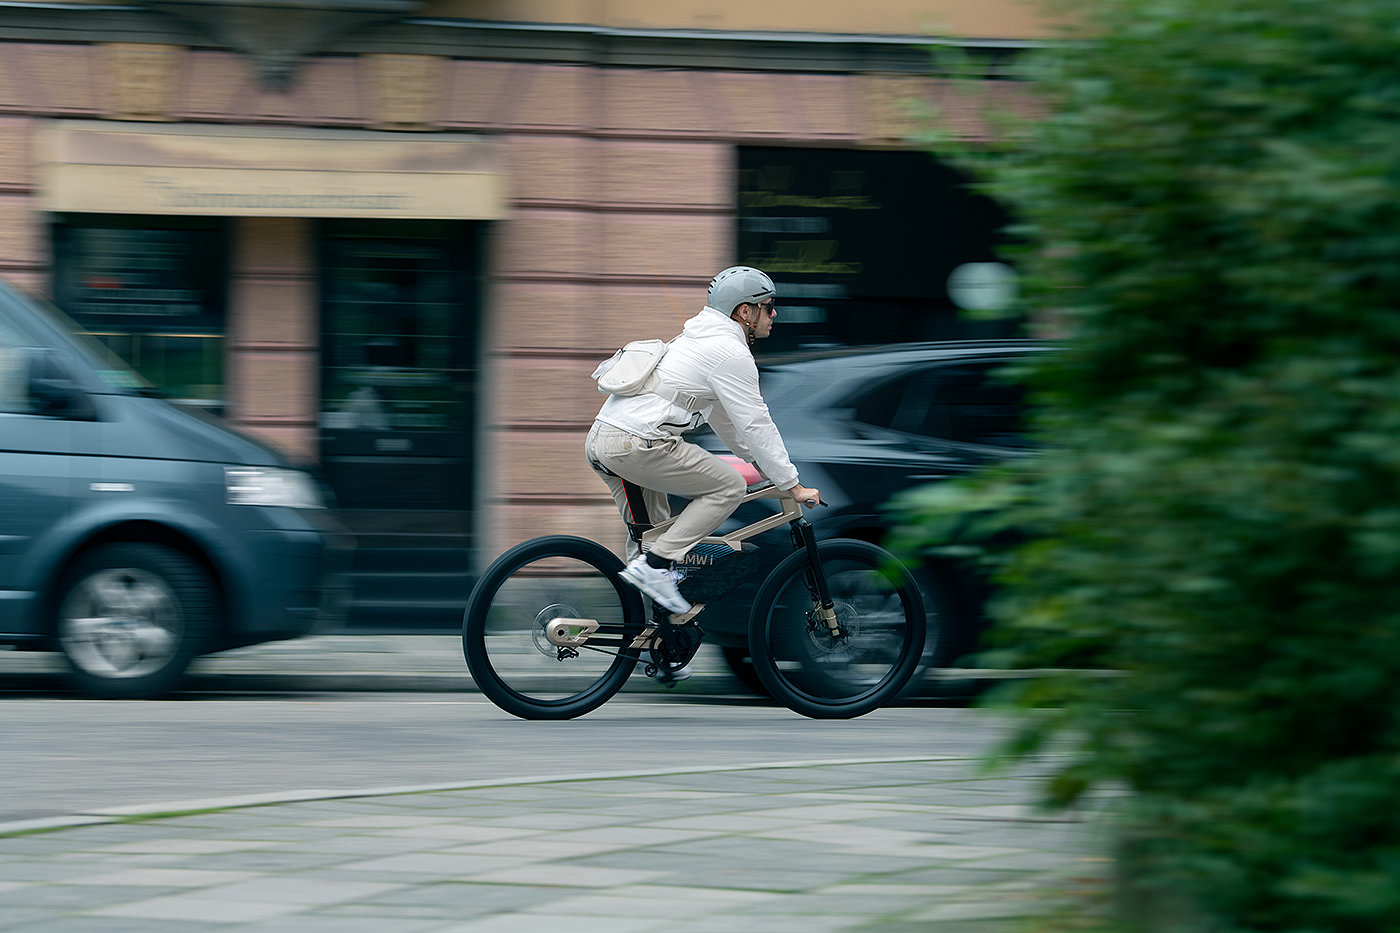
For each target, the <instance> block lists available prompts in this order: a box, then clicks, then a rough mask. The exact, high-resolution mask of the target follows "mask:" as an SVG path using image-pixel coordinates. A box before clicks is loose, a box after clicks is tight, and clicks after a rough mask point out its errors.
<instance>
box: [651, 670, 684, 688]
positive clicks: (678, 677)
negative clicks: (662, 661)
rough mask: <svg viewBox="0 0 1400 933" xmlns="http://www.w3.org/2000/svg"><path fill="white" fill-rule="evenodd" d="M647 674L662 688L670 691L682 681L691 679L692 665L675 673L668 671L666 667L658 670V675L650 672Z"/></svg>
mask: <svg viewBox="0 0 1400 933" xmlns="http://www.w3.org/2000/svg"><path fill="white" fill-rule="evenodd" d="M647 674H648V675H649V676H650V677H651V678H652V679H653V680H655V681H656V682H657V683H659V684H661V686H663V687H665V688H667V689H668V690H669V689H670V688H671V687H674V686H675V685H676V684H678V683H680V682H681V681H682V680H686V679H687V678H689V677H690V665H689V664H687V665H685V666H684V667H682V668H680V669H679V670H675V671H668V670H666V669H665V668H664V667H662V668H657V670H656V673H654V674H653V673H651V672H650V671H648V672H647Z"/></svg>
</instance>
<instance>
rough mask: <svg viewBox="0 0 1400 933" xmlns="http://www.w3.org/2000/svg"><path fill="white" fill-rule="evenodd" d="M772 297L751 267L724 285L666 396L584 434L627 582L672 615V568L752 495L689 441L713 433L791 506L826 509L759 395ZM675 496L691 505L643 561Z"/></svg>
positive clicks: (734, 271)
mask: <svg viewBox="0 0 1400 933" xmlns="http://www.w3.org/2000/svg"><path fill="white" fill-rule="evenodd" d="M775 297H776V290H775V289H774V287H773V280H772V279H770V278H769V277H768V276H767V275H765V274H764V273H762V272H760V271H759V270H757V269H754V268H752V267H750V266H732V267H730V268H728V269H725V270H724V271H723V272H721V273H719V274H718V275H716V276H715V277H714V279H713V280H712V281H711V282H710V289H709V293H708V296H707V301H706V306H705V307H704V308H703V309H701V311H700V313H699V314H697V315H695V316H694V317H692V318H691V319H690V320H688V321H686V322H685V327H684V330H683V331H682V333H681V334H680V336H678V337H676V338H675V339H674V340H672V341H671V342H670V344H669V345H668V347H667V350H666V353H665V355H664V356H663V357H662V358H661V361H660V362H659V363H658V364H657V367H656V376H657V379H658V383H659V386H660V388H661V390H662V391H663V392H664V393H665V394H664V396H663V395H662V394H654V393H648V394H643V395H631V396H619V395H611V396H609V397H608V400H607V401H606V402H604V403H603V408H602V410H601V411H599V412H598V416H597V419H596V420H595V421H594V423H593V428H592V430H590V431H589V432H588V440H587V442H586V444H585V448H584V449H585V453H586V454H587V457H588V462H589V464H590V465H591V466H592V467H593V469H594V470H595V471H596V472H597V473H598V474H599V475H600V476H601V477H602V478H603V481H604V482H605V483H607V485H608V489H609V491H610V492H611V493H612V496H613V500H614V501H615V502H616V503H617V507H618V510H619V511H620V512H621V513H622V517H623V520H624V521H626V522H627V523H628V527H629V531H631V532H632V533H631V534H630V535H629V538H628V542H627V554H628V557H629V558H631V559H630V560H629V561H628V563H627V566H626V567H624V568H623V570H622V572H621V575H622V578H623V579H624V580H626V581H627V582H628V584H630V585H631V586H633V587H635V588H636V589H638V590H640V591H641V592H643V593H645V594H646V595H648V596H650V597H651V598H652V599H653V600H655V601H656V602H658V603H660V604H661V605H662V606H664V607H665V608H666V609H669V610H670V611H671V612H673V613H678V614H683V613H686V612H689V611H690V610H691V608H692V607H691V605H690V603H689V601H688V600H686V598H685V597H684V596H682V595H681V592H680V590H679V589H678V588H677V586H676V583H677V575H676V572H675V570H674V569H672V565H673V563H674V562H675V561H676V560H678V559H680V558H682V557H684V556H685V554H686V552H688V551H689V550H690V549H691V548H692V547H694V546H695V544H696V543H697V542H699V541H700V539H701V538H703V537H705V536H706V535H708V534H710V533H712V532H713V531H714V530H715V529H717V528H718V527H719V526H720V525H721V524H722V523H723V522H724V520H725V519H726V518H728V517H729V516H730V515H731V514H732V513H733V512H734V510H735V509H736V508H738V507H739V502H740V500H742V498H743V496H744V492H745V488H746V484H745V481H744V478H743V477H742V476H741V475H740V474H739V472H738V471H737V470H735V469H734V468H733V467H731V466H729V465H727V464H725V463H724V462H723V461H721V460H720V459H718V458H717V457H715V456H714V454H711V453H710V452H709V451H707V450H704V449H703V448H701V447H699V446H697V445H695V444H691V443H689V442H687V441H686V440H684V439H683V438H682V437H681V435H682V434H683V433H684V432H687V431H691V430H694V429H695V428H697V427H699V426H700V425H701V424H704V423H707V422H708V423H709V425H710V427H711V428H713V429H714V432H715V434H717V435H718V436H719V438H720V440H722V441H723V442H724V443H725V444H726V445H727V446H728V447H729V449H730V450H732V451H733V452H734V453H735V454H737V455H739V456H740V457H743V458H744V459H745V460H751V461H753V462H754V463H755V464H756V465H757V467H758V469H759V471H760V472H761V473H762V474H763V475H764V476H766V477H767V478H768V479H770V480H772V482H773V484H774V485H775V486H777V487H778V488H779V489H781V490H783V491H784V492H786V493H787V494H788V495H789V496H791V497H792V498H793V499H795V500H797V501H799V502H805V503H806V504H807V506H808V507H809V508H811V507H814V506H815V505H816V504H817V502H818V501H820V498H821V495H820V492H819V491H818V490H817V489H814V488H811V487H808V486H803V485H802V484H801V483H800V482H798V478H797V469H796V468H795V467H794V466H793V465H792V461H791V459H789V457H788V453H787V448H786V447H785V446H784V445H783V439H782V437H781V436H780V435H779V434H778V429H777V426H776V425H774V424H773V419H772V417H771V416H770V415H769V414H768V406H767V405H766V404H765V403H764V401H763V396H762V395H761V394H760V393H759V388H758V366H757V364H755V362H754V358H753V352H752V351H751V350H750V346H751V345H752V344H753V342H754V341H755V340H760V339H762V338H764V337H767V336H768V335H769V333H771V331H772V329H773V322H774V320H775V319H776V318H777V314H778V312H777V308H776V307H775V305H774V299H775ZM673 399H674V401H673ZM668 493H671V494H674V495H678V496H685V497H687V498H689V500H690V502H689V503H688V504H687V505H686V506H685V508H684V509H682V510H681V513H680V515H679V516H677V517H676V521H675V523H674V524H673V525H671V527H669V528H668V529H666V530H665V531H664V532H663V533H662V534H661V535H660V536H659V537H658V538H657V539H656V541H655V542H654V543H653V545H652V547H651V550H649V551H647V552H645V553H643V552H642V550H641V545H640V543H639V541H638V537H639V536H640V534H641V531H642V530H645V529H646V528H649V527H651V526H653V525H656V524H660V523H661V522H664V521H666V520H668V519H669V518H670V517H671V508H670V503H669V502H668V500H667V498H666V496H667V494H668Z"/></svg>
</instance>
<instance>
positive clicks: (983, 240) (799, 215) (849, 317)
mask: <svg viewBox="0 0 1400 933" xmlns="http://www.w3.org/2000/svg"><path fill="white" fill-rule="evenodd" d="M738 163H739V172H738V191H737V193H736V194H737V202H738V206H739V213H738V230H737V234H738V247H739V249H738V257H737V258H738V260H739V261H740V262H742V263H745V264H747V265H752V266H757V267H758V268H760V269H763V270H764V271H765V272H767V273H768V274H769V275H771V276H772V277H773V280H774V282H775V283H776V284H777V286H778V326H777V327H775V328H774V329H773V336H771V337H770V338H769V339H768V340H765V341H764V342H763V343H762V344H760V345H759V346H758V347H756V350H757V351H759V352H763V353H772V352H775V351H782V350H792V349H798V348H814V347H831V346H851V345H861V344H883V343H898V342H904V341H916V340H948V339H966V338H973V337H997V336H1004V335H1005V333H1010V332H1012V330H1013V329H1014V325H1011V324H1007V323H1005V322H1003V323H1000V324H988V323H987V322H984V321H971V320H969V319H968V318H966V317H965V316H963V315H961V314H960V308H966V307H969V304H968V302H967V301H966V300H965V299H964V300H961V301H960V300H958V299H959V295H958V294H957V292H958V289H957V288H956V283H957V282H958V281H960V280H961V279H965V278H967V277H968V276H969V274H971V275H972V276H973V277H975V276H976V274H977V272H978V271H979V270H985V269H988V268H992V267H995V268H996V269H997V270H998V271H1000V270H1005V272H1006V273H1008V274H1010V275H1012V276H1013V278H1014V272H1013V271H1012V270H1011V269H1010V268H1009V267H1006V266H1002V265H1001V264H1000V263H999V262H997V260H998V256H999V251H1000V248H1001V246H1002V245H1004V243H1005V239H1006V238H1005V235H1004V233H1003V230H1004V228H1005V227H1006V224H1007V221H1008V217H1007V214H1006V213H1005V211H1003V210H1002V209H1001V207H1000V206H999V205H997V204H996V202H994V201H992V200H991V199H990V198H987V197H985V196H983V195H981V194H978V193H976V192H975V191H973V190H972V189H971V188H970V187H969V185H968V181H969V180H968V178H967V177H966V176H964V175H962V174H960V173H959V172H958V171H956V170H955V169H953V168H952V167H951V166H949V165H947V164H945V163H943V162H940V161H938V160H937V159H935V158H933V157H931V156H930V155H928V154H927V153H923V152H893V151H863V150H845V149H811V148H786V147H768V146H741V147H739V151H738ZM1012 288H1014V282H1008V283H1007V284H1006V287H1005V288H1003V289H1002V290H1003V291H1004V292H1007V293H1008V294H1010V293H1011V289H1012ZM984 306H986V307H988V308H989V309H990V308H991V307H994V306H995V305H987V304H985V303H984ZM1003 332H1005V333H1003Z"/></svg>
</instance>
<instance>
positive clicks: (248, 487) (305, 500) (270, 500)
mask: <svg viewBox="0 0 1400 933" xmlns="http://www.w3.org/2000/svg"><path fill="white" fill-rule="evenodd" d="M224 484H225V486H226V487H227V490H228V503H229V505H277V506H282V507H284V508H289V509H324V508H325V507H326V505H325V503H324V502H323V501H322V500H321V490H320V488H319V487H318V486H317V485H316V481H315V480H313V479H312V478H311V475H310V474H309V473H303V472H302V471H301V470H282V469H278V468H277V467H224Z"/></svg>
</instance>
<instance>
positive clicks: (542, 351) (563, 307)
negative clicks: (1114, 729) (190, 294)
mask: <svg viewBox="0 0 1400 933" xmlns="http://www.w3.org/2000/svg"><path fill="white" fill-rule="evenodd" d="M445 6H447V7H450V6H451V4H445ZM466 6H468V7H472V8H473V9H476V8H477V5H475V4H466ZM530 6H531V8H532V9H537V10H539V11H540V12H539V13H538V15H541V16H543V15H546V12H547V11H550V10H557V8H558V6H559V5H557V4H545V3H541V4H534V5H530ZM709 6H712V7H713V8H715V9H716V10H719V9H720V8H721V7H722V8H723V15H724V17H725V21H726V22H728V23H729V24H730V25H736V24H738V25H743V24H748V23H752V24H753V28H758V25H757V23H758V21H757V20H754V19H753V17H752V16H750V17H748V18H745V17H744V16H741V12H742V10H741V5H740V4H711V5H709ZM750 6H752V5H750ZM877 6H882V7H885V8H893V7H896V6H900V7H902V6H904V5H903V4H885V5H877ZM482 8H484V7H482ZM522 8H523V7H517V6H516V5H514V4H513V5H512V9H522ZM604 8H605V9H606V11H607V13H608V16H609V17H610V18H612V19H616V20H617V21H619V22H621V21H623V20H627V21H631V19H632V18H637V17H642V16H643V13H644V12H645V11H646V10H648V9H650V8H651V6H650V5H646V4H622V3H615V4H605V5H604ZM551 15H553V14H551ZM826 22H829V23H831V24H832V25H833V26H838V25H839V24H840V20H839V17H836V16H835V14H832V16H831V17H829V18H828V19H827V20H826ZM901 28H903V27H901ZM978 93H979V94H981V95H984V96H985V95H991V97H993V98H996V99H997V100H998V102H999V103H1000V105H1003V106H1024V105H1025V104H1026V100H1025V96H1024V92H1023V91H1022V90H1020V89H1019V88H1018V87H1017V86H1015V85H1012V84H1007V83H989V84H988V85H986V86H985V87H984V88H982V89H981V90H980V91H979V92H978ZM913 101H917V102H919V103H920V104H921V105H923V106H924V107H926V108H933V109H935V110H938V111H940V112H941V113H943V114H944V120H945V122H946V124H947V126H946V128H947V129H948V130H950V131H952V132H955V133H958V134H962V135H966V136H971V137H977V136H980V135H983V134H984V133H985V132H986V127H985V126H984V125H983V124H982V123H981V121H980V118H979V116H978V113H979V111H978V105H977V104H976V102H975V101H974V100H973V99H971V98H969V97H968V94H967V92H966V91H965V90H963V89H961V88H960V87H959V86H956V85H953V84H949V83H945V82H940V81H938V80H935V79H931V78H927V77H920V76H913V75H905V74H885V73H802V72H766V73H760V72H748V71H739V70H729V69H707V70H699V69H688V70H682V69H668V68H638V67H613V66H608V65H596V64H570V63H551V62H531V61H505V60H498V61H486V60H479V59H467V58H454V57H452V56H450V55H417V54H397V53H361V54H335V55H319V56H312V57H309V58H307V59H305V60H304V61H302V62H300V63H299V65H298V66H297V70H296V72H295V80H293V81H292V82H291V83H290V85H289V86H287V87H286V88H285V89H278V88H272V87H269V86H268V84H267V82H265V81H262V80H260V78H259V73H258V70H257V68H256V67H255V65H254V63H253V62H252V61H251V60H250V59H249V58H248V57H247V56H245V55H241V54H239V53H237V52H234V51H227V50H218V49H209V48H197V47H184V46H171V45H161V44H147V43H56V42H43V43H39V42H24V41H9V42H4V43H0V274H3V275H4V276H6V277H7V278H9V279H11V280H13V281H16V282H18V283H19V284H21V285H22V286H24V287H26V288H31V289H33V290H35V291H38V292H44V291H46V290H47V289H48V287H49V283H48V275H49V271H50V263H51V257H50V255H49V246H48V242H47V239H46V234H45V230H46V228H47V218H46V217H45V216H44V215H42V214H41V213H40V212H39V210H38V208H37V206H36V204H37V193H38V186H39V184H40V181H39V179H38V178H37V177H36V171H35V163H36V153H35V151H34V136H35V129H36V126H37V123H38V121H41V120H47V119H53V118H62V117H83V118H93V117H98V118H114V119H125V120H149V121H160V122H215V123H228V124H256V125H264V126H268V125H273V126H275V125H295V124H304V125H316V126H332V127H333V126H344V127H356V128H375V129H396V130H402V131H403V144H404V145H405V146H410V147H411V146H412V145H413V144H414V140H415V139H416V138H420V134H422V133H425V132H449V131H450V132H468V133H477V134H484V135H488V136H491V137H495V138H496V139H497V140H498V141H499V142H500V143H501V145H502V146H503V148H504V151H505V153H506V166H507V171H508V174H509V185H510V191H511V194H510V213H509V217H508V219H506V220H503V221H499V222H496V223H494V224H493V225H492V229H491V236H490V237H489V239H488V242H487V247H486V261H487V264H488V275H487V277H486V278H487V294H486V302H485V309H486V311H485V315H486V320H485V321H484V326H483V335H484V339H485V347H486V349H485V358H484V360H483V368H482V370H481V378H482V384H483V391H482V395H481V397H482V399H483V403H482V404H483V411H482V412H481V417H480V419H479V423H480V424H482V425H484V429H483V430H482V432H481V436H480V437H479V445H478V448H477V449H478V458H479V460H478V462H479V465H480V467H481V469H480V471H479V472H480V475H481V476H483V477H484V478H485V479H484V486H483V488H482V489H481V492H480V497H479V499H480V501H479V502H478V509H477V515H478V519H477V523H478V527H479V528H480V529H481V531H482V532H483V536H482V537H481V539H480V543H481V547H482V549H483V550H484V551H485V552H487V553H497V552H499V551H500V550H501V549H503V548H504V547H506V546H508V545H509V544H512V543H514V542H516V541H520V540H523V539H525V538H527V537H530V536H533V535H536V534H541V533H546V532H573V533H580V534H587V535H593V536H602V537H604V538H607V539H608V540H609V542H610V543H611V544H613V545H615V546H617V547H619V548H620V546H621V530H620V525H619V523H618V522H617V521H616V513H615V511H614V510H613V506H612V503H611V500H610V499H609V498H608V497H607V495H606V493H605V491H604V489H603V486H602V484H601V483H599V482H598V481H597V479H596V478H595V477H594V476H593V475H592V474H591V472H590V471H589V470H588V469H587V467H586V465H585V463H584V460H583V457H582V456H581V453H580V447H581V444H582V441H583V438H584V435H585V433H586V431H587V427H588V425H589V423H590V422H591V419H592V417H593V415H594V413H595V412H596V410H597V407H598V405H599V403H600V402H601V398H600V396H598V394H597V393H596V391H595V390H594V389H593V386H592V383H591V382H590V381H589V379H588V373H589V372H590V371H591V369H592V364H593V363H594V362H596V361H597V360H599V359H602V358H604V357H606V356H607V355H608V354H609V353H611V351H612V350H613V349H614V348H615V347H616V346H618V345H619V344H621V343H623V342H625V341H626V340H629V339H633V338H636V337H642V336H661V337H669V336H671V335H672V334H674V333H675V332H676V331H677V329H678V328H679V326H680V324H681V322H682V321H683V320H684V319H685V318H686V317H688V316H689V315H690V314H693V313H694V312H695V311H696V310H698V309H699V308H700V307H701V306H702V305H703V303H704V297H705V286H706V283H707V282H708V280H709V278H710V277H711V276H712V275H713V273H714V272H716V271H718V270H719V269H720V268H723V267H725V266H727V265H730V264H732V262H733V260H734V258H735V257H734V253H735V214H736V205H735V178H734V172H735V165H734V158H735V157H734V151H735V150H734V147H735V145H736V144H739V143H747V144H754V143H759V144H768V143H771V144H784V145H824V146H836V147H850V148H857V147H901V146H906V145H908V143H907V139H908V138H909V136H910V134H911V132H912V131H913V130H915V129H916V126H915V123H914V119H913V117H912V116H911V115H910V108H909V106H908V105H909V103H910V102H913ZM310 231H311V224H310V222H309V221H307V220H305V219H300V218H243V219H240V220H238V221H236V222H235V225H234V237H233V239H234V245H233V262H232V274H231V297H230V314H229V341H228V347H229V350H228V371H229V374H230V411H231V416H232V418H233V419H234V420H235V421H237V422H241V423H242V424H243V425H244V426H245V427H247V428H249V429H250V430H253V431H255V432H256V433H259V434H261V435H263V436H265V437H267V438H268V439H269V440H271V441H273V442H275V443H278V444H280V445H282V446H283V447H285V448H286V449H288V450H289V451H291V452H292V453H293V454H295V455H299V456H303V457H314V456H315V453H316V450H317V446H316V424H317V417H318V411H319V407H318V403H319V400H318V398H317V391H318V390H317V386H318V378H319V370H318V365H319V358H318V353H317V346H316V343H317V340H318V336H317V333H318V332H317V325H316V315H317V295H316V282H315V275H314V257H313V256H312V249H311V233H310Z"/></svg>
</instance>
